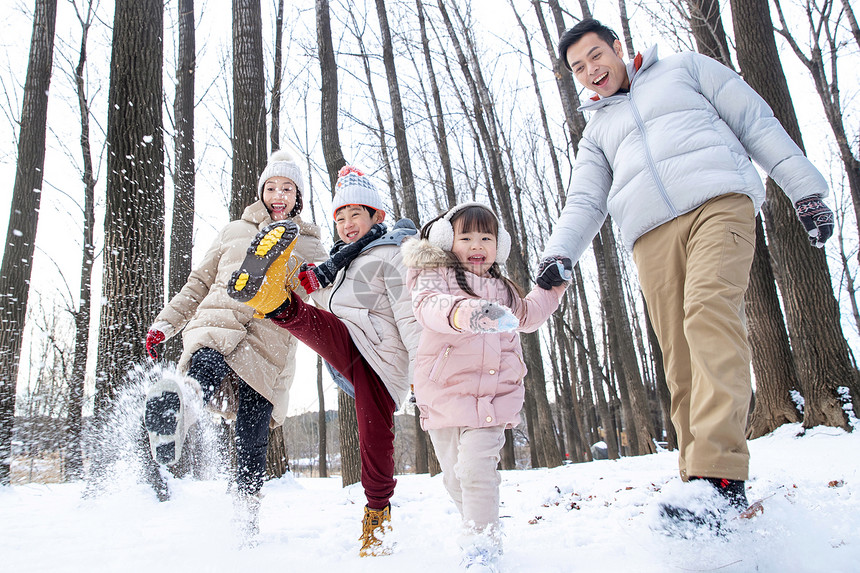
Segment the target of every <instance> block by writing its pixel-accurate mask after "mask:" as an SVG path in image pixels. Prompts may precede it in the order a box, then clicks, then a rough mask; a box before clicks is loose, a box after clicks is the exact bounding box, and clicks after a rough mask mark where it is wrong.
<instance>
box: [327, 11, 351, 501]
mask: <svg viewBox="0 0 860 573" xmlns="http://www.w3.org/2000/svg"><path fill="white" fill-rule="evenodd" d="M316 20H317V49H318V53H319V59H320V72H321V76H320V77H321V86H320V90H321V91H320V98H321V104H320V116H321V117H320V119H321V124H320V125H321V130H320V136H321V139H322V148H323V156H324V157H325V163H326V169H327V170H328V178H329V182H330V184H331V185H330V187H329V189H331V193H332V195H334V186H335V183H336V182H337V172H338V171H339V170H340V168H341V167H343V166H344V165H345V164H346V160H345V159H344V158H343V151H342V150H341V148H340V139H339V137H338V126H337V116H338V106H337V97H338V96H337V94H338V86H337V63H336V62H335V59H334V46H333V45H332V41H331V14H330V13H329V3H328V0H317V3H316ZM337 410H338V428H339V434H340V460H341V481H342V483H343V485H344V487H345V486H348V485H351V484H354V483H357V482H358V481H360V480H361V454H360V452H359V449H358V418H357V417H356V413H355V400H353V399H352V398H350V397H349V395H347V394H346V393H345V392H344V391H343V390H338V391H337Z"/></svg>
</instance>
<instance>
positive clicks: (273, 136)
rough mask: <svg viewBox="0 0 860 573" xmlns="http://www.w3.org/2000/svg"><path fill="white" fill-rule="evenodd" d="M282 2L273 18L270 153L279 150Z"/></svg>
mask: <svg viewBox="0 0 860 573" xmlns="http://www.w3.org/2000/svg"><path fill="white" fill-rule="evenodd" d="M283 41H284V0H278V13H277V16H275V62H274V68H275V69H274V70H273V71H274V73H273V78H272V130H271V132H270V135H269V140H270V141H271V147H272V151H275V150H276V149H280V148H281V83H282V81H283V80H282V78H283V71H284V70H283V66H284V64H283V47H282V46H281V44H283Z"/></svg>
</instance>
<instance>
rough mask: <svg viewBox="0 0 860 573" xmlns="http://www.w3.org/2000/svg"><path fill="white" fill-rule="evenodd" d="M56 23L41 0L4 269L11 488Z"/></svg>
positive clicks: (0, 459)
mask: <svg viewBox="0 0 860 573" xmlns="http://www.w3.org/2000/svg"><path fill="white" fill-rule="evenodd" d="M56 21H57V0H37V1H36V8H35V12H34V15H33V35H32V38H31V40H30V56H29V59H28V61H27V78H26V80H25V81H24V103H23V106H22V109H21V129H20V132H19V133H18V160H17V167H16V170H15V184H14V187H13V188H12V204H11V209H10V210H9V227H8V229H7V231H6V248H5V249H4V251H3V263H2V267H0V324H2V325H3V328H0V485H5V484H8V483H9V472H10V465H11V460H12V426H13V424H14V422H15V393H16V389H17V384H18V364H19V362H18V361H19V360H20V357H21V341H22V338H23V336H24V322H25V319H26V316H27V300H28V297H29V290H30V288H29V287H30V275H31V273H32V271H33V268H32V264H33V253H34V252H35V250H36V226H37V225H38V222H39V204H40V202H41V198H42V193H41V190H42V175H43V168H44V165H45V130H46V125H47V114H48V87H49V86H50V83H51V68H52V67H53V54H54V27H55V24H56Z"/></svg>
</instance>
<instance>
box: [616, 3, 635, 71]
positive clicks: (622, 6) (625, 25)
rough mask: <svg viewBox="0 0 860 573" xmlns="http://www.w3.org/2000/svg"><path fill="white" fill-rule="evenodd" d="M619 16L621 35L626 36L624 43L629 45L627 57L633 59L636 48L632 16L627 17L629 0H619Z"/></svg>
mask: <svg viewBox="0 0 860 573" xmlns="http://www.w3.org/2000/svg"><path fill="white" fill-rule="evenodd" d="M618 16H619V18H620V19H621V35H622V36H623V37H624V45H625V46H626V47H627V59H630V60H632V59H633V58H634V57H635V56H636V49H635V48H634V47H633V34H631V33H630V18H628V17H627V2H625V1H624V0H618Z"/></svg>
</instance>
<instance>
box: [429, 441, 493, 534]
mask: <svg viewBox="0 0 860 573" xmlns="http://www.w3.org/2000/svg"><path fill="white" fill-rule="evenodd" d="M429 434H430V439H431V440H432V441H433V448H434V449H435V450H436V457H437V458H439V465H440V466H442V483H444V484H445V489H446V490H448V495H450V496H451V499H452V500H454V504H455V505H456V506H457V510H458V511H459V512H460V515H461V516H462V517H463V524H464V525H465V526H466V528H467V529H472V530H474V531H475V532H483V531H485V530H487V529H488V528H489V529H490V530H494V529H497V528H498V523H499V484H500V483H501V482H502V477H501V475H500V474H499V470H498V469H497V467H498V464H499V459H500V455H501V451H502V447H503V446H504V445H505V428H504V427H502V426H493V427H491V428H465V427H457V428H439V429H435V430H429ZM488 533H492V531H488Z"/></svg>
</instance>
